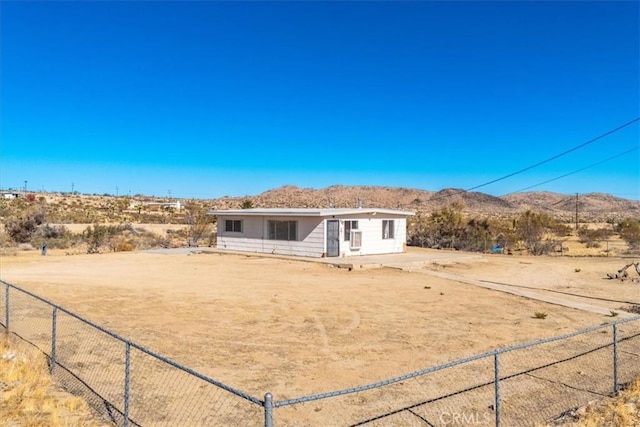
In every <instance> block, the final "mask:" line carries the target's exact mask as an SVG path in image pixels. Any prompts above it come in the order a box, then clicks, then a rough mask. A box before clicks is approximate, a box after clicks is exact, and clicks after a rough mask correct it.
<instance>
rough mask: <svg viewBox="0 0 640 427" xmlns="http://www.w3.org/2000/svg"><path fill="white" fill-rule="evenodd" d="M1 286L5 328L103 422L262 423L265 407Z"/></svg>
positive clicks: (31, 296)
mask: <svg viewBox="0 0 640 427" xmlns="http://www.w3.org/2000/svg"><path fill="white" fill-rule="evenodd" d="M0 282H1V281H0ZM1 283H2V284H3V285H4V287H3V289H2V290H1V293H2V298H1V299H0V310H1V311H0V317H2V319H1V320H0V324H1V325H2V326H3V327H4V329H5V330H6V331H7V332H11V333H13V334H15V335H16V336H18V337H20V338H22V339H23V340H24V341H26V342H28V343H30V344H32V345H33V346H35V347H37V348H38V349H39V350H41V351H42V352H43V353H44V354H45V355H46V356H47V357H48V359H49V368H50V371H51V374H52V376H53V377H54V378H55V379H56V381H57V382H58V383H59V384H61V385H62V386H63V387H64V388H65V389H66V390H67V391H69V392H70V393H73V394H75V395H77V396H81V397H83V398H84V399H85V400H86V401H87V403H88V404H89V405H90V406H91V407H92V408H93V409H94V410H95V411H96V412H97V413H99V414H100V415H101V416H102V417H103V418H104V419H105V420H108V421H110V422H112V423H113V424H115V425H118V426H143V425H144V426H175V425H180V426H209V425H243V426H252V425H255V426H257V425H263V424H264V402H263V401H261V400H259V399H257V398H255V397H252V396H250V395H248V394H246V393H243V392H241V391H239V390H236V389H234V388H232V387H229V386H227V385H225V384H223V383H221V382H218V381H216V380H215V379H212V378H209V377H207V376H205V375H202V374H200V373H198V372H195V371H193V370H192V369H189V368H188V367H185V366H182V365H180V364H178V363H176V362H174V361H172V360H171V359H169V358H166V357H164V356H162V355H160V354H157V353H155V352H153V351H151V350H149V349H147V348H145V347H143V346H141V345H138V344H136V343H133V342H131V341H129V340H127V339H125V338H123V337H121V336H119V335H117V334H115V333H113V332H111V331H109V330H107V329H105V328H103V327H101V326H99V325H96V324H94V323H92V322H91V321H89V320H87V319H84V318H82V317H80V316H78V315H76V314H74V313H72V312H69V311H68V310H65V309H64V308H62V307H59V306H57V305H55V304H53V303H52V302H49V301H47V300H45V299H44V298H41V297H39V296H38V295H35V294H33V293H31V292H28V291H26V290H24V289H21V288H18V287H16V286H14V285H11V284H9V283H6V282H1Z"/></svg>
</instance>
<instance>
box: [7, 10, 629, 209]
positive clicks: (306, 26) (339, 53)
mask: <svg viewBox="0 0 640 427" xmlns="http://www.w3.org/2000/svg"><path fill="white" fill-rule="evenodd" d="M639 4H640V3H638V2H632V1H627V2H612V1H608V2H577V1H571V2H547V1H545V2H542V1H541V2H517V1H514V2H503V1H500V2H457V1H456V2H418V1H412V2H381V1H375V2H360V1H353V2H307V1H301V2H296V1H287V2H213V1H211V2H206V1H198V2H165V1H163V2H154V1H140V2H111V1H105V2H74V1H71V2H37V1H29V2H19V1H3V2H2V3H0V19H1V29H0V36H1V40H0V60H1V63H0V71H1V75H0V83H1V94H0V100H1V108H2V110H1V119H2V122H1V129H0V137H1V145H0V155H1V157H0V187H3V188H21V187H23V186H24V181H25V180H26V181H27V182H28V184H27V185H28V188H30V189H33V190H41V189H44V190H45V191H70V190H71V186H72V184H73V185H74V189H75V190H78V191H80V192H84V193H98V194H102V193H111V194H115V193H116V191H118V193H119V194H127V193H129V192H130V193H131V194H136V193H142V194H149V195H156V196H167V195H168V194H169V192H171V194H172V195H173V196H177V197H199V198H212V197H219V196H224V195H232V196H243V195H251V194H257V193H260V192H262V191H266V190H268V189H270V188H274V187H277V186H280V185H286V184H290V185H297V186H300V187H313V188H321V187H326V186H329V185H334V184H344V185H383V186H401V187H410V188H420V189H425V190H432V191H437V190H440V189H443V188H448V187H455V188H463V189H468V188H472V187H475V186H478V185H481V184H483V183H485V182H489V181H492V180H494V179H496V178H499V177H501V176H504V175H507V174H510V173H512V172H514V171H518V170H521V169H523V168H526V167H528V166H530V165H532V164H535V163H538V162H540V161H543V160H545V159H547V158H550V157H552V156H554V155H557V154H558V153H561V152H564V151H566V150H569V149H571V148H572V147H575V146H577V145H579V144H582V143H585V142H586V141H588V140H590V139H592V138H594V137H597V136H598V135H600V134H602V133H604V132H606V131H608V130H611V129H613V128H616V127H617V126H619V125H621V124H624V123H626V122H629V121H630V120H633V119H635V118H637V117H638V116H640V84H639V82H640V41H639V40H640V33H639V31H640V30H639V28H640V25H639V19H640V18H639V17H640V6H639ZM639 128H640V126H639V124H638V122H636V123H634V124H632V125H630V126H627V127H625V128H624V129H621V130H620V131H618V132H615V133H614V134H612V135H610V136H608V137H606V138H603V139H601V140H599V141H596V142H594V143H591V144H588V145H586V146H584V147H583V148H581V149H579V150H575V151H573V152H571V153H569V154H567V155H565V156H562V157H560V158H558V159H555V160H554V161H551V162H548V163H546V164H544V165H542V166H540V167H536V168H533V169H531V170H529V171H527V172H525V173H522V174H518V175H515V176H513V177H511V178H508V179H504V180H501V181H498V182H496V183H494V184H491V185H487V186H484V187H482V188H479V189H478V191H483V192H486V193H489V194H495V195H502V194H506V193H510V192H513V191H517V190H519V189H521V188H525V187H528V186H532V185H535V184H538V183H540V182H543V181H547V180H552V179H554V178H556V177H558V176H561V175H564V174H567V173H570V172H572V171H575V170H578V169H582V168H585V167H587V166H589V165H593V164H596V163H598V162H601V161H602V160H604V159H606V158H610V157H612V156H616V155H617V154H619V153H623V152H625V151H628V150H634V149H635V150H634V151H631V152H629V153H628V154H626V155H624V156H622V157H619V158H617V159H615V160H613V161H609V162H604V163H602V164H599V165H597V166H594V167H591V168H588V169H586V170H584V171H582V172H580V173H576V174H573V175H570V176H567V177H566V178H563V179H559V180H556V181H552V182H549V183H547V184H545V185H542V186H539V187H535V188H532V189H531V190H532V191H533V190H545V191H554V192H560V193H567V194H571V193H576V192H578V193H588V192H607V193H611V194H615V195H618V196H620V197H625V198H629V199H640V150H638V148H639V146H640V142H639V141H640V130H639Z"/></svg>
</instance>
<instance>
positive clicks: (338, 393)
mask: <svg viewBox="0 0 640 427" xmlns="http://www.w3.org/2000/svg"><path fill="white" fill-rule="evenodd" d="M635 321H640V316H636V317H630V318H627V319H621V320H618V321H616V322H611V323H604V324H602V325H596V326H590V327H588V328H583V329H580V330H577V331H574V332H570V333H567V334H564V335H558V336H555V337H549V338H543V339H539V340H535V341H530V342H526V343H522V344H515V345H512V346H509V347H503V348H498V349H495V350H492V351H488V352H484V353H480V354H477V355H475V356H468V357H464V358H462V359H457V360H453V361H451V362H447V363H443V364H440V365H436V366H432V367H430V368H427V369H421V370H419V371H415V372H411V373H408V374H405V375H400V376H398V377H394V378H389V379H387V380H383V381H379V382H376V383H371V384H366V385H363V386H357V387H351V388H346V389H342V390H337V391H331V392H326V393H319V394H314V395H309V396H302V397H297V398H294V399H287V400H280V401H276V402H274V403H273V406H274V407H279V406H288V405H294V404H297V403H303V402H310V401H314V400H320V399H327V398H330V397H336V396H342V395H345V394H352V393H358V392H362V391H366V390H371V389H374V388H379V387H384V386H387V385H391V384H395V383H397V382H400V381H405V380H408V379H411V378H416V377H420V376H423V375H426V374H430V373H432V372H436V371H440V370H442V369H446V368H451V367H453V366H457V365H462V364H465V363H469V362H473V361H475V360H480V359H484V358H486V357H490V356H498V355H500V354H502V353H507V352H510V351H515V350H520V349H523V348H528V347H533V346H537V345H542V344H548V343H550V342H555V341H561V340H566V339H568V338H572V337H575V336H578V335H582V334H586V333H589V332H593V331H597V330H600V329H605V328H610V327H612V326H617V325H620V324H623V323H628V322H635Z"/></svg>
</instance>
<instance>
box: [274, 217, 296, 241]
mask: <svg viewBox="0 0 640 427" xmlns="http://www.w3.org/2000/svg"><path fill="white" fill-rule="evenodd" d="M268 227H269V240H298V221H275V220H269V221H268Z"/></svg>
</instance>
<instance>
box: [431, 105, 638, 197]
mask: <svg viewBox="0 0 640 427" xmlns="http://www.w3.org/2000/svg"><path fill="white" fill-rule="evenodd" d="M638 121H640V117H636V118H635V119H633V120H630V121H628V122H626V123H624V124H622V125H620V126H618V127H616V128H614V129H611V130H608V131H607V132H605V133H603V134H601V135H598V136H596V137H595V138H592V139H590V140H588V141H586V142H583V143H582V144H580V145H576V146H575V147H573V148H570V149H568V150H566V151H563V152H562V153H560V154H556V155H554V156H552V157H549V158H548V159H545V160H542V161H540V162H538V163H535V164H533V165H531V166H527V167H526V168H524V169H520V170H518V171H515V172H512V173H510V174H508V175H505V176H502V177H500V178H496V179H494V180H491V181H489V182H485V183H484V184H480V185H476V186H475V187H471V188H468V189H466V190H459V191H456V192H454V193H451V194H444V195H442V196H439V197H432V198H431V199H429V200H439V199H444V198H447V197H452V196H455V195H457V194H461V193H466V192H469V191H473V190H476V189H478V188H481V187H485V186H487V185H490V184H494V183H496V182H499V181H503V180H505V179H507V178H511V177H513V176H515V175H518V174H521V173H523V172H526V171H528V170H531V169H533V168H536V167H538V166H541V165H544V164H545V163H549V162H550V161H552V160H555V159H557V158H559V157H562V156H565V155H567V154H569V153H572V152H573V151H576V150H578V149H580V148H582V147H585V146H587V145H589V144H593V143H594V142H596V141H599V140H601V139H603V138H606V137H607V136H609V135H612V134H614V133H616V132H618V131H619V130H622V129H624V128H626V127H627V126H630V125H632V124H634V123H636V122H638ZM620 155H622V154H620ZM603 162H604V161H603ZM591 166H595V165H591ZM591 166H588V167H591ZM576 172H577V171H576ZM557 179H560V178H557ZM537 185H542V183H541V184H537ZM518 191H522V190H518ZM514 193H517V191H514ZM509 194H511V193H509Z"/></svg>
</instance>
